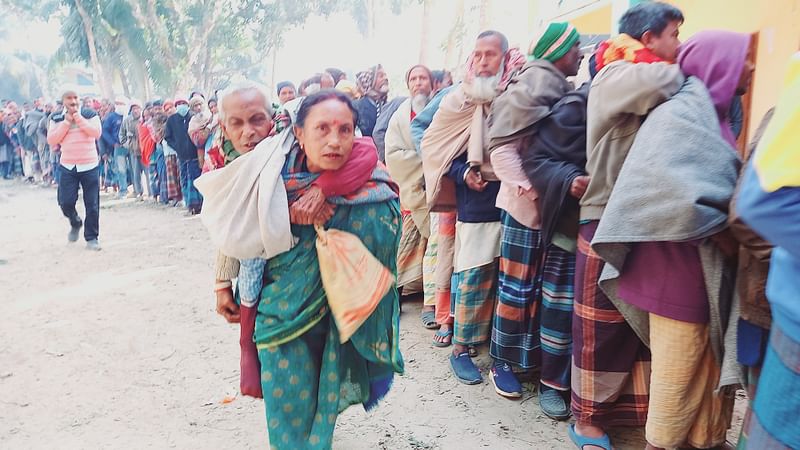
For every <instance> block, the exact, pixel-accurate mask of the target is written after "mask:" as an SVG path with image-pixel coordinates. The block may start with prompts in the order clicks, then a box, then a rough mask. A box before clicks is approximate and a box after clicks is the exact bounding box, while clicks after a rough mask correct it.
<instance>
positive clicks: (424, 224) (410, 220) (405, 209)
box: [386, 64, 450, 329]
mask: <svg viewBox="0 0 800 450" xmlns="http://www.w3.org/2000/svg"><path fill="white" fill-rule="evenodd" d="M406 85H407V86H408V91H409V93H410V94H411V98H409V99H407V100H405V101H403V102H402V103H401V104H400V106H399V107H398V109H397V111H396V112H395V113H394V114H393V115H392V117H391V120H390V121H389V123H388V127H387V130H386V166H387V168H388V169H389V174H390V175H391V176H392V179H394V180H395V181H396V182H397V184H398V185H399V186H400V207H401V209H402V213H403V234H402V236H401V238H400V250H399V252H398V258H397V285H398V287H402V288H403V294H404V295H406V294H410V293H414V292H420V291H422V292H423V294H424V300H423V304H424V306H423V308H422V323H423V325H424V326H425V327H426V328H428V329H434V328H437V327H438V326H437V323H436V322H437V320H436V316H435V305H436V285H435V283H433V278H432V277H433V271H434V268H435V261H436V238H435V236H436V235H435V234H434V235H433V239H431V233H430V221H431V220H432V219H431V217H430V214H428V206H427V201H426V199H425V178H424V176H423V174H422V159H421V158H420V156H419V154H418V153H417V149H416V148H415V147H414V141H413V140H412V139H411V121H412V120H414V117H416V115H417V113H418V112H421V111H422V110H423V109H424V108H425V106H426V105H427V104H428V102H429V101H430V99H431V91H432V90H433V82H432V76H431V71H430V69H428V68H427V67H426V66H424V65H422V64H418V65H416V66H414V67H412V68H411V69H409V71H408V72H407V73H406ZM449 315H450V311H449V310H448V311H446V314H445V316H444V321H445V322H447V323H448V324H447V325H446V326H447V327H448V328H449V320H448V319H449Z"/></svg>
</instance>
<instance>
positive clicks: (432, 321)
mask: <svg viewBox="0 0 800 450" xmlns="http://www.w3.org/2000/svg"><path fill="white" fill-rule="evenodd" d="M419 317H420V319H421V320H422V326H423V327H425V328H427V329H429V330H436V329H438V328H439V324H438V323H436V313H434V312H433V311H422V314H420V316H419Z"/></svg>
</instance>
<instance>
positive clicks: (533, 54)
mask: <svg viewBox="0 0 800 450" xmlns="http://www.w3.org/2000/svg"><path fill="white" fill-rule="evenodd" d="M580 38H581V36H580V34H578V30H577V29H576V28H575V27H574V26H573V25H572V24H570V23H568V22H553V23H551V24H550V25H548V26H547V29H545V31H544V33H542V35H541V36H539V38H537V39H535V40H533V41H531V45H530V47H529V48H528V61H531V60H534V59H545V60H547V61H550V62H551V63H552V62H556V61H558V60H559V59H561V58H563V57H564V55H566V54H567V52H569V51H570V50H571V49H572V47H574V46H575V44H576V43H577V42H578V41H579V40H580Z"/></svg>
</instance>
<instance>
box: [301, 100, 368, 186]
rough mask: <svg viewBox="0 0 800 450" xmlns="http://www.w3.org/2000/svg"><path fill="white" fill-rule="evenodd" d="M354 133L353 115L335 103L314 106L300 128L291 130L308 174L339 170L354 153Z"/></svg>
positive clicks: (330, 101)
mask: <svg viewBox="0 0 800 450" xmlns="http://www.w3.org/2000/svg"><path fill="white" fill-rule="evenodd" d="M354 132H355V121H354V120H353V113H352V111H350V108H348V106H347V105H346V104H345V103H342V102H341V101H339V100H337V99H329V100H325V101H323V102H321V103H318V104H316V105H314V106H313V107H311V111H309V113H308V116H307V117H306V120H305V124H304V125H303V127H302V128H300V127H298V126H295V127H294V133H295V136H296V137H297V141H298V142H299V143H300V147H301V148H302V149H303V151H304V152H305V154H306V156H307V158H308V169H309V170H310V171H311V172H321V171H323V170H337V169H339V168H341V167H342V166H343V165H344V163H345V162H346V161H347V159H348V158H349V157H350V153H351V152H352V151H353V139H354V138H355V134H354Z"/></svg>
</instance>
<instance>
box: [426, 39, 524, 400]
mask: <svg viewBox="0 0 800 450" xmlns="http://www.w3.org/2000/svg"><path fill="white" fill-rule="evenodd" d="M524 62H525V58H524V56H523V55H522V54H521V53H520V52H519V51H518V50H516V49H509V48H508V40H507V39H506V37H505V36H504V35H503V34H502V33H499V32H497V31H492V30H490V31H485V32H483V33H481V34H480V35H478V39H477V41H476V43H475V49H474V50H473V52H472V55H471V56H470V59H469V61H468V62H467V67H466V69H467V73H466V80H465V81H464V82H463V83H462V84H460V85H459V86H458V87H456V88H454V89H453V90H451V91H449V92H448V93H447V94H446V95H445V96H444V98H442V99H441V103H439V104H438V110H436V112H435V116H433V119H432V122H431V125H430V127H429V128H428V130H427V131H426V132H425V134H424V137H423V138H422V143H421V145H422V147H421V148H422V164H423V169H424V175H425V187H426V194H427V199H428V207H429V209H430V210H431V211H433V212H445V213H447V212H450V213H452V211H454V210H455V211H456V218H457V223H456V224H455V232H454V256H453V260H452V261H453V262H452V267H453V273H454V275H453V281H452V287H451V289H452V292H453V296H452V298H453V301H452V305H451V311H452V314H453V316H454V327H453V328H454V331H453V343H454V344H455V345H454V349H453V352H452V354H451V355H450V366H451V368H452V370H453V373H454V374H455V376H456V378H457V379H458V380H459V381H461V382H462V383H465V384H479V383H481V381H482V380H483V378H482V377H481V374H480V371H479V370H478V368H477V367H476V366H475V364H474V363H473V362H472V360H471V357H470V352H469V349H470V347H474V346H477V345H481V344H484V343H486V341H488V340H489V335H490V331H491V328H492V316H493V314H494V304H495V297H496V290H497V258H498V257H499V256H500V229H501V225H500V210H499V209H498V208H496V207H495V202H496V200H497V193H498V191H499V190H500V181H499V180H498V178H497V176H496V175H495V172H494V170H493V168H492V163H491V161H490V159H489V153H488V150H489V149H488V145H486V139H485V138H486V137H487V134H488V123H487V122H488V121H487V117H488V114H489V111H490V109H491V106H492V102H493V101H494V99H495V98H496V97H497V95H498V94H499V93H500V92H502V91H503V89H505V87H506V85H507V84H508V82H509V80H510V79H511V77H512V76H513V75H514V73H515V72H516V71H517V70H518V69H519V68H520V67H521V66H522V65H523V63H524ZM431 106H434V107H435V106H436V105H433V104H432V105H431ZM427 110H428V108H426V111H427ZM423 112H425V111H423ZM429 115H430V114H429V113H428V114H427V115H426V117H428V116H429ZM440 227H441V224H440ZM440 233H441V230H440ZM440 244H441V242H440ZM447 253H448V252H447V251H446V252H445V254H447ZM438 262H439V263H441V264H444V265H447V266H449V262H448V261H442V260H440V261H438ZM443 267H444V266H443ZM437 272H438V271H437ZM438 278H439V277H438V276H437V284H438V281H439V280H438Z"/></svg>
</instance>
